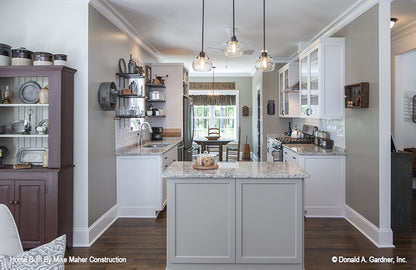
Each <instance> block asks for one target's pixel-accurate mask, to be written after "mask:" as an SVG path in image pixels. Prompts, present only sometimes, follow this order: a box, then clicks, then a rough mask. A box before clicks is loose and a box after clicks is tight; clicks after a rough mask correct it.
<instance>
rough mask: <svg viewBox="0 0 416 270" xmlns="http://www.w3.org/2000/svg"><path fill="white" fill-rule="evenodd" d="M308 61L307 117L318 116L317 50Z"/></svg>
mask: <svg viewBox="0 0 416 270" xmlns="http://www.w3.org/2000/svg"><path fill="white" fill-rule="evenodd" d="M309 61H310V65H309V66H310V94H309V110H308V111H307V112H306V115H307V116H317V115H319V105H320V104H319V86H320V82H319V50H318V48H316V49H315V50H313V51H312V52H311V54H310V56H309Z"/></svg>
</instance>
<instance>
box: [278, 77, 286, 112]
mask: <svg viewBox="0 0 416 270" xmlns="http://www.w3.org/2000/svg"><path fill="white" fill-rule="evenodd" d="M284 90H285V88H284V79H283V71H282V72H280V73H279V115H280V116H281V117H284V116H285V108H284V104H285V103H284Z"/></svg>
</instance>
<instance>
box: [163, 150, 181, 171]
mask: <svg viewBox="0 0 416 270" xmlns="http://www.w3.org/2000/svg"><path fill="white" fill-rule="evenodd" d="M177 156H178V150H177V148H176V146H175V147H174V148H172V149H170V150H169V151H167V152H166V153H164V154H163V155H162V170H165V169H166V168H167V167H168V166H169V165H170V164H172V163H173V162H174V161H176V160H177Z"/></svg>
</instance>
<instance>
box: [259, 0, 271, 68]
mask: <svg viewBox="0 0 416 270" xmlns="http://www.w3.org/2000/svg"><path fill="white" fill-rule="evenodd" d="M274 67H275V62H274V60H273V58H272V57H271V56H270V55H268V53H267V50H266V0H263V50H262V51H261V55H260V56H259V59H257V62H256V69H257V70H260V69H262V70H263V72H270V71H273V70H274Z"/></svg>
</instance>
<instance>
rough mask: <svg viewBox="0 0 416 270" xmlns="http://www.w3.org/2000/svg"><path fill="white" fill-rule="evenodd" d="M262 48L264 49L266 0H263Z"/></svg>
mask: <svg viewBox="0 0 416 270" xmlns="http://www.w3.org/2000/svg"><path fill="white" fill-rule="evenodd" d="M263 50H264V51H266V0H263Z"/></svg>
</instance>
